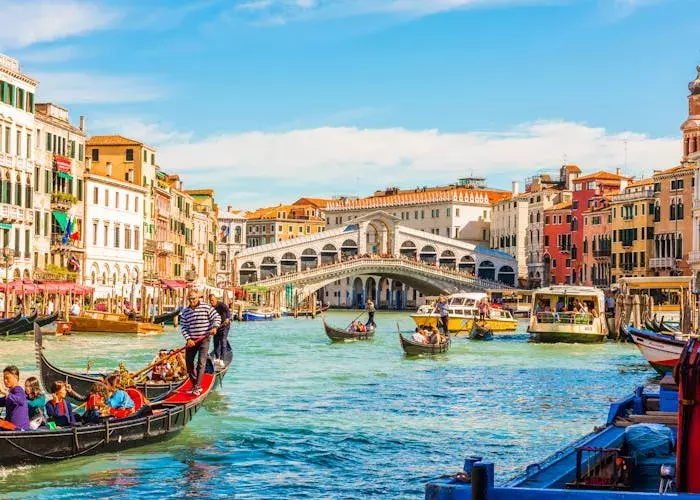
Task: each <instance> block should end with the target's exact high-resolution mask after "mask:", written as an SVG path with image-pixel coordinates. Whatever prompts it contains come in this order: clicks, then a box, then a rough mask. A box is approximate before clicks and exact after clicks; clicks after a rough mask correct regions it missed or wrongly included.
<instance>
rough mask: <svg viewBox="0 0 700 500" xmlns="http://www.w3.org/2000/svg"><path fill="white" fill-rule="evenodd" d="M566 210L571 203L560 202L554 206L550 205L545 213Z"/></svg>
mask: <svg viewBox="0 0 700 500" xmlns="http://www.w3.org/2000/svg"><path fill="white" fill-rule="evenodd" d="M567 208H571V202H570V201H562V202H561V203H557V204H556V205H552V207H551V208H548V209H547V210H545V212H551V211H552V210H565V209H567Z"/></svg>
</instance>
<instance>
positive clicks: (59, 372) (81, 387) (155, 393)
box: [34, 328, 233, 401]
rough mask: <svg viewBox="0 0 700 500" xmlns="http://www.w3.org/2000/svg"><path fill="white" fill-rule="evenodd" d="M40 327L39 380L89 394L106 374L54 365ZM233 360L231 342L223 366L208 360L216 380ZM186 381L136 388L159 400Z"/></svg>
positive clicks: (37, 330) (36, 340) (36, 349)
mask: <svg viewBox="0 0 700 500" xmlns="http://www.w3.org/2000/svg"><path fill="white" fill-rule="evenodd" d="M42 337H43V336H42V333H41V329H40V328H35V329H34V354H35V358H36V366H37V371H38V372H39V380H41V385H42V386H44V388H49V387H51V384H53V383H54V382H55V381H57V380H61V381H64V382H67V383H69V384H70V385H71V386H72V388H73V390H74V391H75V392H77V393H78V394H81V395H83V394H88V393H89V392H90V386H92V384H93V383H95V382H96V381H98V380H102V379H103V378H104V377H105V375H106V374H104V373H96V374H85V373H73V372H69V371H66V370H63V369H61V368H58V367H56V366H54V365H53V364H52V363H50V362H49V361H48V360H47V359H46V356H44V351H43V350H44V347H43V339H42ZM232 360H233V351H232V349H231V344H227V350H226V358H225V359H224V366H223V368H220V369H216V368H215V367H214V365H213V363H212V362H211V360H208V361H207V371H208V372H211V373H215V375H216V380H217V382H218V383H221V381H222V380H223V378H224V376H225V375H226V372H227V371H228V369H229V367H230V365H231V361H232ZM183 383H184V382H183V381H182V380H176V381H173V382H145V383H139V384H136V388H137V389H138V390H140V391H141V392H142V393H143V395H144V396H146V399H148V400H150V401H158V400H160V399H162V398H163V397H164V396H165V395H166V394H168V393H170V392H171V391H173V390H175V389H176V388H177V387H180V386H181V385H182V384H183Z"/></svg>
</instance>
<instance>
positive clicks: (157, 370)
mask: <svg viewBox="0 0 700 500" xmlns="http://www.w3.org/2000/svg"><path fill="white" fill-rule="evenodd" d="M167 357H168V350H167V349H161V350H160V351H158V355H157V356H156V357H155V358H153V361H151V364H154V363H157V364H155V365H154V366H153V371H152V373H151V380H152V381H153V382H162V381H164V380H165V378H166V375H167V373H168V372H169V371H171V368H170V360H169V359H167ZM161 360H162V361H161Z"/></svg>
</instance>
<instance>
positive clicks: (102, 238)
mask: <svg viewBox="0 0 700 500" xmlns="http://www.w3.org/2000/svg"><path fill="white" fill-rule="evenodd" d="M85 186H86V200H85V220H86V225H87V230H86V238H85V268H86V278H87V282H88V284H89V285H91V286H94V287H95V298H108V297H111V298H125V299H128V300H129V301H131V303H132V304H133V303H134V302H135V300H136V298H138V296H139V294H140V292H139V290H140V286H141V280H142V279H143V268H144V262H143V200H144V198H145V196H146V194H147V190H146V188H144V187H142V186H137V185H136V184H134V183H131V182H127V181H125V180H121V179H115V178H113V177H110V176H103V175H97V174H93V173H90V174H86V175H85Z"/></svg>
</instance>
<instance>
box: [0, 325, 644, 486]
mask: <svg viewBox="0 0 700 500" xmlns="http://www.w3.org/2000/svg"><path fill="white" fill-rule="evenodd" d="M328 317H329V322H331V323H333V324H335V325H338V326H344V325H346V324H347V323H349V322H350V320H351V319H353V317H355V314H354V313H346V312H343V313H332V314H329V315H328ZM397 322H399V323H400V325H401V326H402V328H403V329H404V330H407V329H409V328H412V327H413V323H412V321H411V319H410V318H409V317H408V314H405V313H381V312H380V313H378V314H377V323H378V324H379V327H378V329H377V333H376V336H375V339H374V340H372V341H369V342H354V343H346V344H331V343H330V342H329V341H328V339H327V338H326V337H325V335H324V333H323V327H322V324H321V322H320V319H317V320H315V321H314V320H309V319H299V320H294V319H292V318H284V319H281V320H277V321H273V322H265V323H237V324H235V325H234V328H233V332H232V337H231V344H232V345H233V347H234V350H235V354H234V366H233V367H232V369H231V371H230V372H229V374H228V375H227V377H226V379H225V381H224V387H223V388H222V389H220V390H219V392H218V393H217V394H215V395H213V396H212V397H211V398H210V400H209V401H208V402H207V403H206V405H205V409H204V410H202V411H200V412H199V413H198V414H197V416H196V417H195V419H194V421H193V422H192V423H191V425H190V426H188V428H187V429H186V430H185V431H184V432H182V433H181V434H180V435H179V436H178V437H176V438H175V439H173V440H171V441H168V442H166V443H165V444H162V445H151V446H147V447H143V448H136V449H133V450H130V451H126V452H123V453H119V454H110V455H102V456H97V457H85V458H79V459H75V460H71V461H68V462H62V463H57V464H52V465H41V466H32V467H21V468H15V469H5V470H0V497H12V498H18V497H31V498H57V497H83V498H85V497H100V498H133V497H137V496H139V497H140V496H146V495H148V496H151V497H154V498H161V497H168V496H171V497H182V496H185V495H187V496H195V497H198V496H211V497H217V496H221V497H231V496H234V495H235V497H236V498H291V497H295V498H419V497H421V496H422V494H423V485H424V483H425V482H426V480H427V479H429V478H431V477H435V476H437V475H441V474H445V473H453V472H456V471H457V470H458V469H459V468H460V466H461V465H462V463H463V460H464V457H465V456H466V455H468V454H478V455H481V456H483V457H486V458H487V459H490V460H493V461H495V462H496V464H497V477H498V479H499V480H501V481H502V480H503V479H504V478H507V477H508V476H511V475H513V474H514V473H515V472H518V471H520V470H521V469H522V468H523V467H524V466H525V465H527V464H529V463H531V462H533V461H536V460H539V459H543V458H545V457H546V456H548V455H549V454H551V453H552V452H554V451H555V450H557V449H559V448H561V447H562V446H563V445H564V444H567V443H569V442H571V441H572V440H574V439H576V438H578V437H579V436H581V435H582V434H584V433H587V432H590V431H591V430H592V429H593V427H594V426H595V425H599V424H601V423H602V422H604V420H605V417H606V413H607V408H608V405H609V404H610V402H611V401H613V400H614V399H617V398H618V397H620V396H623V395H626V394H628V393H629V392H631V391H632V390H633V389H634V387H635V386H636V385H639V384H650V383H654V381H655V380H656V379H655V378H654V372H653V371H652V370H651V369H649V368H648V367H647V365H646V362H645V361H644V359H643V358H642V357H641V355H640V354H639V352H638V351H637V349H636V348H635V347H634V346H632V345H629V344H626V345H618V344H615V343H607V344H604V345H563V344H562V345H540V344H530V343H528V342H527V334H526V333H525V326H526V325H525V323H524V322H521V325H520V328H519V329H518V332H516V333H513V334H510V335H499V336H497V337H496V338H495V339H494V340H493V341H491V342H472V341H469V340H465V339H458V340H456V341H455V342H454V344H453V346H452V349H451V350H450V352H449V353H447V354H444V355H440V356H436V357H433V358H414V359H410V358H405V357H404V356H403V352H402V350H401V347H400V345H399V341H398V335H397V333H396V324H397ZM181 342H182V340H181V337H180V336H179V334H178V333H177V332H176V331H175V330H171V331H167V332H166V333H165V334H164V335H161V336H157V337H146V338H136V337H134V336H111V337H108V336H99V335H73V336H71V337H64V338H53V337H51V338H48V339H46V355H47V357H48V358H49V359H50V360H52V361H54V362H55V363H56V364H57V365H59V366H61V367H66V368H70V369H75V370H84V368H85V364H86V362H87V360H92V361H93V370H99V369H104V370H107V369H112V368H115V367H116V366H117V363H118V362H119V361H124V362H125V363H126V366H127V367H128V368H130V369H132V370H136V369H138V368H140V367H142V366H145V365H146V364H147V363H148V362H149V361H150V360H151V358H152V357H153V355H154V353H155V352H156V351H157V350H158V349H159V348H161V347H174V346H177V345H179V344H181ZM10 363H14V364H17V365H18V366H19V367H20V369H21V371H22V374H21V375H22V379H24V378H25V376H27V375H29V374H31V373H32V372H35V371H36V370H35V368H34V354H33V346H32V342H31V341H30V339H28V338H27V339H19V340H15V339H12V340H6V341H5V340H2V341H0V364H2V365H5V364H10ZM0 452H1V450H0Z"/></svg>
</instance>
